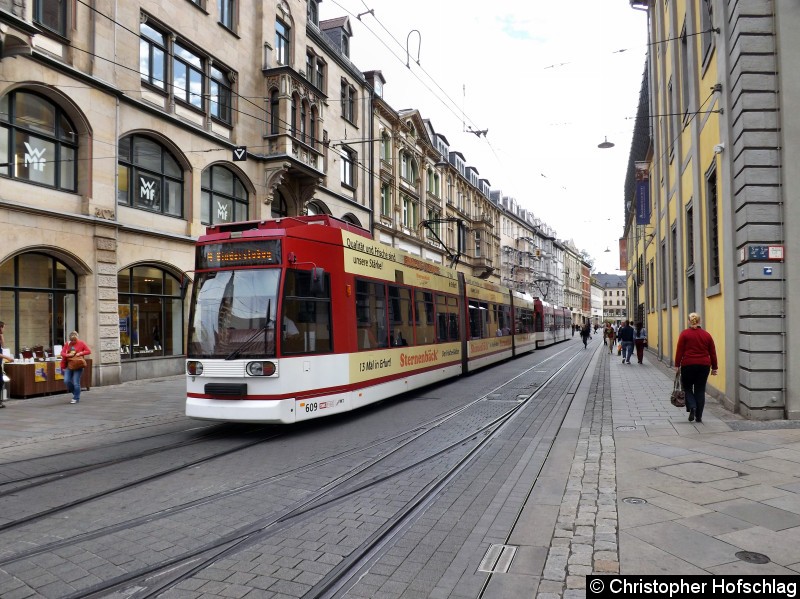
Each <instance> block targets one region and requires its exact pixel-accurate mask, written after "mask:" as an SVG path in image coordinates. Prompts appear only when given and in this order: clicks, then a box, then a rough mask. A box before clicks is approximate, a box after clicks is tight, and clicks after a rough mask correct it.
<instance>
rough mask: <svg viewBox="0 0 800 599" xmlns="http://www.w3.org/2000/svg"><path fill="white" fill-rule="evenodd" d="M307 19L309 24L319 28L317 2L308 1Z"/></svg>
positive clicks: (314, 0) (315, 0)
mask: <svg viewBox="0 0 800 599" xmlns="http://www.w3.org/2000/svg"><path fill="white" fill-rule="evenodd" d="M306 14H307V17H308V22H309V23H314V25H316V26H317V27H319V4H318V3H317V0H308V8H307V13H306Z"/></svg>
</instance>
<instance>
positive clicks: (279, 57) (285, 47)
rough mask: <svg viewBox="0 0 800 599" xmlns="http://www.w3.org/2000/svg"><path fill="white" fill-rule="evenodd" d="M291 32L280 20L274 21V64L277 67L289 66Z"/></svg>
mask: <svg viewBox="0 0 800 599" xmlns="http://www.w3.org/2000/svg"><path fill="white" fill-rule="evenodd" d="M291 32H292V30H291V28H290V27H289V26H288V25H287V24H286V23H284V22H283V21H281V20H280V19H276V20H275V62H276V63H277V64H279V65H288V64H289V58H290V56H291V54H290V53H289V50H290V45H289V44H290V40H291V37H290V36H291Z"/></svg>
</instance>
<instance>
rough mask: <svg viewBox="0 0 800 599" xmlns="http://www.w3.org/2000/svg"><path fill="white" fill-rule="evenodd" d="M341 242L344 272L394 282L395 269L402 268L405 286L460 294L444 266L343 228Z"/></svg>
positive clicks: (449, 272) (454, 279) (399, 269)
mask: <svg viewBox="0 0 800 599" xmlns="http://www.w3.org/2000/svg"><path fill="white" fill-rule="evenodd" d="M342 245H343V246H344V270H345V272H348V273H351V274H355V275H361V276H364V277H371V278H375V279H383V280H386V281H392V282H394V281H395V280H396V276H395V275H396V272H397V271H400V272H402V274H403V283H405V284H406V285H412V286H414V287H421V288H423V289H430V290H432V291H440V292H443V293H458V280H457V279H456V275H455V273H454V272H453V271H449V270H447V269H446V268H445V267H443V266H439V265H437V264H433V263H431V262H426V261H424V260H421V259H419V258H417V257H415V256H412V255H410V254H408V253H406V252H404V251H402V250H397V249H395V248H390V247H387V246H385V245H383V244H381V243H376V242H374V241H372V240H370V239H366V238H364V237H360V236H357V235H353V234H351V233H348V232H347V231H342Z"/></svg>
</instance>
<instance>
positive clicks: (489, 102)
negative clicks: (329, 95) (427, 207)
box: [320, 0, 647, 272]
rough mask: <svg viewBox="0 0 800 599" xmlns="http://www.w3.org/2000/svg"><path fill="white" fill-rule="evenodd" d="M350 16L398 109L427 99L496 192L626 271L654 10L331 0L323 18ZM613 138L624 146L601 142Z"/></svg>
mask: <svg viewBox="0 0 800 599" xmlns="http://www.w3.org/2000/svg"><path fill="white" fill-rule="evenodd" d="M369 9H372V10H374V16H373V15H369V14H365V15H362V17H361V20H359V19H357V18H356V15H358V14H359V13H363V12H365V11H367V10H369ZM345 15H347V16H350V23H351V25H352V27H353V39H352V41H351V48H350V58H351V60H352V61H353V62H354V64H355V65H356V66H357V67H358V68H359V69H360V70H361V71H369V70H373V69H376V70H380V71H382V72H383V75H384V77H385V78H386V80H387V83H386V87H385V89H384V98H385V99H386V100H387V101H388V102H389V104H390V105H391V106H392V107H393V108H395V109H396V110H400V109H403V108H416V109H419V111H420V113H421V114H422V117H423V118H427V119H430V120H431V122H432V123H433V126H434V128H435V129H436V131H437V132H438V133H441V134H443V135H444V136H445V137H446V138H447V140H448V141H449V142H450V149H451V150H456V151H459V152H461V153H462V154H464V157H465V158H466V161H467V164H468V165H471V166H474V167H475V168H477V169H478V171H479V173H480V176H481V178H485V179H488V180H489V182H490V183H491V187H492V189H500V190H502V191H503V194H504V195H508V196H512V197H514V198H516V199H517V201H518V202H519V203H520V205H521V206H522V207H524V208H527V209H528V210H531V211H532V212H533V213H534V214H535V215H536V216H537V217H539V218H541V219H542V220H543V221H545V222H546V223H547V224H548V225H550V226H551V227H552V228H554V229H555V230H556V233H557V236H558V238H560V239H564V240H569V239H572V240H574V242H575V244H576V245H577V247H578V248H579V249H585V250H586V251H587V252H589V254H590V255H591V256H592V257H593V258H594V260H595V268H594V270H595V272H617V269H618V267H619V251H618V239H619V237H620V236H621V235H622V233H623V218H624V215H623V190H624V182H625V169H626V167H627V163H628V156H629V153H630V144H631V135H632V131H633V124H634V117H635V115H636V107H637V103H638V100H639V88H640V86H641V80H642V73H643V71H644V66H645V54H646V49H647V47H646V46H647V21H646V13H644V12H642V11H638V10H633V9H632V8H631V7H630V4H629V2H628V0H570V1H568V2H565V1H562V2H545V1H543V0H491V1H490V2H477V1H474V0H402V1H398V0H323V1H322V2H321V3H320V18H321V19H323V20H324V19H331V18H334V17H340V16H345ZM415 29H416V30H418V31H419V33H420V35H419V36H418V35H417V33H411V32H412V30H415ZM409 34H410V36H409ZM407 40H408V46H409V54H410V58H407V54H406V41H407ZM418 47H419V54H417V48H418ZM417 56H419V65H418V64H417V63H416V59H417ZM407 62H408V63H409V64H410V68H407V67H406V63H407ZM469 129H472V130H483V129H488V133H487V134H486V136H485V137H483V136H481V137H478V136H476V135H474V134H472V133H470V132H469ZM606 137H608V140H609V141H611V142H613V143H614V144H615V147H613V148H611V149H607V150H601V149H599V148H598V147H597V144H599V143H600V142H602V141H603V140H604V139H605V138H606ZM606 248H610V249H611V252H605V251H604V250H605V249H606Z"/></svg>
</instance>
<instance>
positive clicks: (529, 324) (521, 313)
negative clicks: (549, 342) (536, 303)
mask: <svg viewBox="0 0 800 599" xmlns="http://www.w3.org/2000/svg"><path fill="white" fill-rule="evenodd" d="M535 315H536V322H537V324H536V326H535V327H534V322H533V321H534V312H532V311H531V310H528V309H527V308H517V323H516V326H517V333H533V332H534V331H540V330H541V328H540V327H541V318H542V316H541V314H539V313H538V312H536V313H535Z"/></svg>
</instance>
